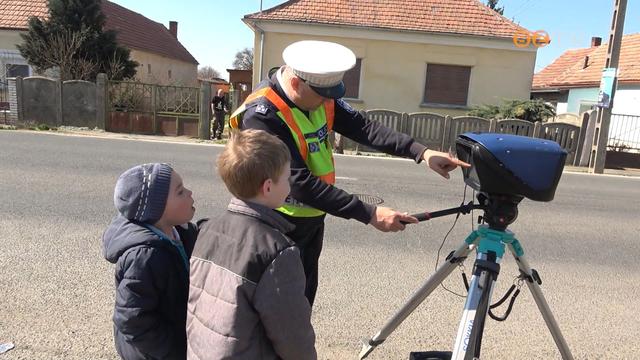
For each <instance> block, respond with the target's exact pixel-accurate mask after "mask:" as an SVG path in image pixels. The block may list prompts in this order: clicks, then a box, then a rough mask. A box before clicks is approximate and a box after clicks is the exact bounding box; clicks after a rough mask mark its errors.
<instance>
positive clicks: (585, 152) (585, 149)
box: [576, 110, 598, 166]
mask: <svg viewBox="0 0 640 360" xmlns="http://www.w3.org/2000/svg"><path fill="white" fill-rule="evenodd" d="M587 113H588V114H589V116H588V118H587V119H586V120H587V125H586V126H585V130H584V137H583V138H582V144H581V145H582V151H581V152H580V160H579V162H578V166H589V159H591V153H592V151H591V147H592V146H593V141H594V137H593V133H594V132H595V129H596V121H597V118H598V112H597V111H595V110H591V111H587ZM582 124H583V126H584V119H583V123H582ZM580 133H582V129H580ZM576 157H577V156H576Z"/></svg>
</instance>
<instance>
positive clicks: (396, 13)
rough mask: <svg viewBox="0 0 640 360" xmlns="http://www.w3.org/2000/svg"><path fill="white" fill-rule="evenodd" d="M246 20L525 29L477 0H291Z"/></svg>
mask: <svg viewBox="0 0 640 360" xmlns="http://www.w3.org/2000/svg"><path fill="white" fill-rule="evenodd" d="M244 18H245V19H246V20H264V21H286V22H301V23H315V24H326V25H346V26H357V27H368V28H380V29H390V30H404V31H407V30H409V31H420V32H430V33H445V34H463V35H477V36H490V37H498V38H512V37H513V35H514V34H515V33H516V32H517V31H519V30H520V31H522V30H524V28H522V27H520V26H518V25H516V24H514V23H513V22H511V21H510V20H508V19H507V18H505V17H503V16H502V15H500V14H498V13H496V12H495V11H493V10H491V9H490V8H488V7H487V6H485V5H484V4H482V3H481V2H479V1H477V0H291V1H287V2H285V3H283V4H280V5H278V6H276V7H273V8H271V9H268V10H264V11H263V12H261V13H260V12H258V13H254V14H248V15H245V17H244Z"/></svg>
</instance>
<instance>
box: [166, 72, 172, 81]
mask: <svg viewBox="0 0 640 360" xmlns="http://www.w3.org/2000/svg"><path fill="white" fill-rule="evenodd" d="M167 75H168V76H169V80H171V70H169V71H167Z"/></svg>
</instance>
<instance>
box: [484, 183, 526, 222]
mask: <svg viewBox="0 0 640 360" xmlns="http://www.w3.org/2000/svg"><path fill="white" fill-rule="evenodd" d="M522 199H523V197H522V196H517V195H499V194H487V193H482V192H481V193H478V201H479V202H480V205H481V206H482V209H483V210H484V215H483V217H482V218H483V219H484V221H485V222H486V223H487V224H488V225H489V228H490V229H493V230H499V231H504V230H506V228H507V226H509V225H510V224H512V223H513V222H514V221H516V219H517V218H518V204H519V203H520V201H522Z"/></svg>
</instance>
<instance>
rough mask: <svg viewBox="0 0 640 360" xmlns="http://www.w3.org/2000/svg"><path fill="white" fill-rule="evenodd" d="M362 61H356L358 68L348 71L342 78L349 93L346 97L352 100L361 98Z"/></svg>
mask: <svg viewBox="0 0 640 360" xmlns="http://www.w3.org/2000/svg"><path fill="white" fill-rule="evenodd" d="M361 64H362V59H356V66H354V67H353V68H352V69H351V70H349V71H347V72H346V73H345V74H344V77H343V78H342V82H344V86H345V87H346V88H347V92H346V93H345V94H344V97H346V98H350V99H358V98H359V96H360V65H361Z"/></svg>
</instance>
